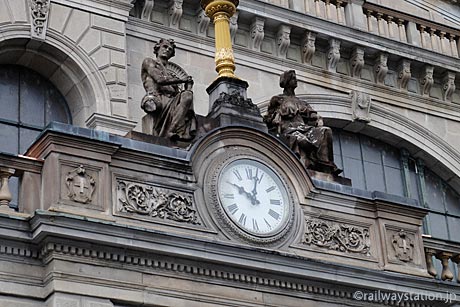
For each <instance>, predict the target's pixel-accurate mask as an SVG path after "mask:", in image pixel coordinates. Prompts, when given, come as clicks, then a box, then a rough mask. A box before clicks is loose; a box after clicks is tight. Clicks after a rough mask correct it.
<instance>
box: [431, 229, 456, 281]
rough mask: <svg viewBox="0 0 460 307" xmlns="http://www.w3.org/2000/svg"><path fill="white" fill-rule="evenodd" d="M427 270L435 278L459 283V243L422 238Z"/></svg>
mask: <svg viewBox="0 0 460 307" xmlns="http://www.w3.org/2000/svg"><path fill="white" fill-rule="evenodd" d="M423 244H424V247H425V258H426V266H427V272H428V274H430V275H431V276H433V277H434V278H437V279H441V280H446V281H453V282H457V283H460V244H459V243H453V242H445V241H442V240H437V239H433V238H431V237H429V236H425V237H424V238H423Z"/></svg>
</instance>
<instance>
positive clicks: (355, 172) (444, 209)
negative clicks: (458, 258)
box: [334, 129, 460, 242]
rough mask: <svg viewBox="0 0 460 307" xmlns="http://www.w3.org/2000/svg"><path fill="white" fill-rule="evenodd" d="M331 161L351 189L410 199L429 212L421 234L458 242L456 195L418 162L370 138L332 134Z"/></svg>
mask: <svg viewBox="0 0 460 307" xmlns="http://www.w3.org/2000/svg"><path fill="white" fill-rule="evenodd" d="M334 159H335V162H336V164H337V165H338V166H339V167H340V168H342V169H343V176H345V177H347V178H350V179H351V180H352V186H353V187H354V188H359V189H363V190H368V191H380V192H384V193H388V194H394V195H399V196H404V197H409V198H413V199H416V200H418V201H419V204H420V206H423V207H426V208H427V209H428V210H429V213H428V216H427V219H426V222H425V225H424V232H425V233H426V234H430V235H432V236H433V237H434V238H438V239H443V240H452V241H456V242H460V195H459V194H458V193H457V192H456V191H455V190H454V189H453V188H452V187H450V186H449V185H448V184H447V183H446V182H445V181H443V180H442V179H441V178H440V177H439V176H438V175H436V174H435V173H434V172H433V171H432V170H430V169H428V168H427V167H425V165H424V163H423V161H422V160H418V159H415V158H413V157H411V156H410V155H409V153H408V152H407V151H406V150H404V149H402V150H399V149H397V148H395V147H393V146H391V145H388V144H385V143H383V142H381V141H378V140H376V139H373V138H371V137H368V136H365V135H361V134H354V133H350V132H347V131H343V130H339V129H336V130H334Z"/></svg>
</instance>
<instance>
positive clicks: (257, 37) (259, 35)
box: [250, 17, 265, 50]
mask: <svg viewBox="0 0 460 307" xmlns="http://www.w3.org/2000/svg"><path fill="white" fill-rule="evenodd" d="M264 24H265V20H264V19H263V18H260V17H256V18H255V20H254V21H253V22H252V24H251V29H250V32H251V48H252V49H254V50H260V45H261V44H262V41H263V39H264V35H265V32H264Z"/></svg>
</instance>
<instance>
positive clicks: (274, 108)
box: [264, 96, 281, 129]
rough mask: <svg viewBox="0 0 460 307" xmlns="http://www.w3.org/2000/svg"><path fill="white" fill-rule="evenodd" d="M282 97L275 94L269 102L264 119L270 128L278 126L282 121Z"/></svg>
mask: <svg viewBox="0 0 460 307" xmlns="http://www.w3.org/2000/svg"><path fill="white" fill-rule="evenodd" d="M279 106H280V98H279V97H278V96H273V97H272V99H270V103H269V104H268V110H267V114H266V115H265V116H264V121H265V123H266V124H267V126H268V128H269V129H271V128H276V127H278V126H279V124H280V122H281V114H280V113H279Z"/></svg>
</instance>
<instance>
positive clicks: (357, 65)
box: [350, 47, 364, 78]
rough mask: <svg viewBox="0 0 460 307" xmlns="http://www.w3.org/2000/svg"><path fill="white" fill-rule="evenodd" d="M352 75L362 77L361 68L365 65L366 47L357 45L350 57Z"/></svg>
mask: <svg viewBox="0 0 460 307" xmlns="http://www.w3.org/2000/svg"><path fill="white" fill-rule="evenodd" d="M350 66H351V76H352V77H355V78H361V70H362V69H363V67H364V48H362V47H355V48H354V49H353V53H352V54H351V58H350Z"/></svg>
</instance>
